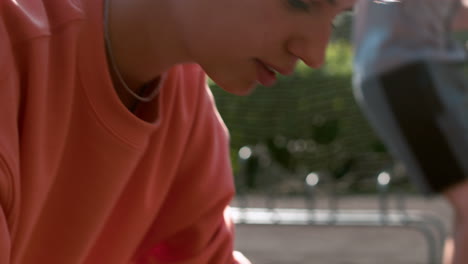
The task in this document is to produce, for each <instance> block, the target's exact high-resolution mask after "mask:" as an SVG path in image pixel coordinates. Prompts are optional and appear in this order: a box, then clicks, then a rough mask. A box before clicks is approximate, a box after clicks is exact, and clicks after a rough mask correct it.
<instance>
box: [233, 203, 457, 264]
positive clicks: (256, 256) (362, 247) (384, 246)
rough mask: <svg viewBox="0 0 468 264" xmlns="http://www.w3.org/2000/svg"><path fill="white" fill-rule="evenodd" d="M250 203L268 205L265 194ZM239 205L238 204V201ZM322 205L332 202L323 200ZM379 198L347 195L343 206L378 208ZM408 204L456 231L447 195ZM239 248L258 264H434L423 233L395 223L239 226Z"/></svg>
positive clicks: (294, 205) (288, 205)
mask: <svg viewBox="0 0 468 264" xmlns="http://www.w3.org/2000/svg"><path fill="white" fill-rule="evenodd" d="M249 201H250V202H249V206H251V207H256V206H263V205H264V204H263V200H262V198H259V197H257V198H254V199H250V200H249ZM302 204H303V202H302V201H301V200H285V199H282V200H281V201H278V204H277V205H276V206H278V207H295V208H297V207H299V208H300V207H302ZM233 205H238V203H237V202H236V201H235V202H234V203H233ZM322 205H323V206H322V207H326V202H324V201H322ZM376 205H377V202H376V199H375V198H373V197H346V198H341V200H340V208H345V209H375V208H377V206H376ZM407 205H408V206H407V207H408V208H410V209H419V210H425V211H430V212H433V213H434V214H436V215H437V216H438V217H440V218H441V219H442V220H443V222H444V225H445V227H446V228H447V230H451V221H452V220H451V218H452V213H451V210H450V208H449V207H448V205H447V204H446V202H445V201H444V200H442V199H431V200H425V199H422V198H417V197H414V198H411V199H408V202H407ZM236 249H237V250H240V251H242V252H243V253H244V254H245V255H246V256H247V257H248V258H249V259H250V260H251V261H252V263H253V264H315V263H317V264H386V263H389V264H390V263H391V264H428V257H427V256H428V251H427V250H428V249H427V244H426V240H425V239H424V238H423V237H422V235H421V234H420V233H419V232H417V231H414V230H411V229H404V228H390V227H358V228H348V227H313V226H255V225H238V226H237V239H236Z"/></svg>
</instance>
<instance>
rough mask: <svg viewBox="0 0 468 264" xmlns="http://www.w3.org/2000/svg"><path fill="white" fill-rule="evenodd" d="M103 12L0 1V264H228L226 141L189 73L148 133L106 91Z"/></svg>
mask: <svg viewBox="0 0 468 264" xmlns="http://www.w3.org/2000/svg"><path fill="white" fill-rule="evenodd" d="M102 21H103V3H102V0H0V91H1V92H0V206H1V207H0V263H2V264H3V263H12V264H23V263H25V264H29V263H31V264H37V263H41V264H42V263H47V264H54V263H56V264H75V263H76V264H78V263H96V264H103V263H105V264H118V263H187V264H188V263H190V264H209V263H213V264H221V263H229V264H231V263H236V261H235V260H234V259H233V254H232V247H233V245H232V244H233V243H232V240H233V228H232V226H231V225H230V221H229V220H225V218H224V211H225V208H226V206H227V205H228V203H229V202H230V200H231V198H232V195H233V193H234V187H233V180H232V172H231V165H230V161H229V156H228V155H229V154H228V153H229V151H228V135H227V130H226V127H225V126H224V124H223V122H222V121H221V119H220V117H219V115H218V112H217V110H216V108H215V105H214V103H213V98H212V95H211V94H210V92H209V89H207V86H206V78H205V75H204V73H203V71H202V70H201V69H200V67H199V66H197V65H193V64H191V65H189V64H187V65H179V66H176V67H174V68H172V69H170V70H169V71H168V72H167V79H166V80H165V82H164V83H163V84H162V89H161V93H160V95H159V96H158V99H157V100H159V102H158V107H159V108H158V111H157V113H158V117H157V120H156V121H155V122H153V123H149V122H145V121H143V120H141V119H139V118H137V117H135V116H134V115H133V114H131V113H130V112H129V111H127V109H126V108H125V106H124V105H123V104H122V103H121V102H120V100H119V98H118V96H117V94H116V93H115V91H114V88H113V86H112V83H111V79H110V74H109V72H108V68H107V62H106V55H105V48H104V41H103V23H102Z"/></svg>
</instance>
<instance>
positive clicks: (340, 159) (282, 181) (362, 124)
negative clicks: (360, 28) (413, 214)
mask: <svg viewBox="0 0 468 264" xmlns="http://www.w3.org/2000/svg"><path fill="white" fill-rule="evenodd" d="M351 23H352V14H351V13H348V14H343V15H341V16H339V17H337V19H336V21H335V27H336V29H335V31H334V35H333V37H332V39H331V43H330V46H329V48H328V52H327V62H326V64H325V65H324V66H323V67H322V68H321V69H317V70H312V69H309V68H307V67H306V66H305V65H303V64H300V65H299V67H298V68H297V70H296V72H295V73H294V75H293V76H290V77H279V81H278V82H277V84H276V85H275V86H273V87H270V88H258V89H257V90H256V91H255V92H254V93H253V94H251V95H250V96H246V97H239V96H234V95H231V94H228V93H226V92H224V91H223V90H222V89H220V88H219V87H217V86H216V85H215V84H214V83H212V82H210V87H211V88H212V91H213V94H214V96H215V98H216V103H217V106H218V109H219V111H220V113H221V116H222V117H223V119H224V121H225V123H226V125H227V126H228V128H229V130H230V134H231V157H232V164H233V166H234V168H233V169H234V174H235V182H236V188H237V196H236V199H235V200H234V202H233V206H236V207H241V208H247V207H260V208H269V209H273V208H306V209H307V208H308V206H309V205H310V203H307V201H309V202H310V200H311V197H310V195H311V194H310V186H308V185H307V184H306V179H307V176H308V175H310V174H311V173H315V175H318V176H319V177H317V178H316V179H313V181H315V180H317V182H314V183H313V184H314V185H316V186H314V195H315V196H314V198H313V200H314V208H312V209H320V208H322V209H327V210H328V209H332V210H341V209H350V210H381V209H382V196H383V195H385V197H384V198H385V199H387V200H386V201H385V206H387V207H392V206H393V204H396V205H394V207H398V206H401V205H402V203H404V206H405V207H406V208H408V209H417V210H420V211H423V212H428V213H431V214H434V215H435V216H436V217H437V218H438V219H440V221H441V222H442V223H443V225H444V228H445V229H446V230H447V232H448V233H449V232H450V228H451V217H452V216H451V211H450V208H449V207H448V206H447V204H446V203H445V201H444V200H442V199H441V198H439V197H435V198H431V199H426V198H423V197H421V196H420V195H419V194H418V193H417V192H416V191H415V189H414V187H413V186H412V184H411V183H410V180H409V178H408V177H407V176H406V174H405V171H404V168H403V167H401V166H400V165H399V164H398V162H397V161H395V160H392V158H391V157H390V155H389V154H388V153H387V150H386V148H385V147H384V145H383V144H382V143H381V141H380V140H379V139H378V137H377V136H376V135H375V134H374V132H373V131H372V129H371V128H370V127H369V125H368V123H367V121H366V120H365V119H364V117H363V116H362V114H361V111H360V109H359V108H358V106H357V105H356V103H355V101H354V98H353V94H352V88H351V78H352V45H351V42H350V38H351ZM457 37H458V38H460V40H466V39H468V34H466V33H460V34H457ZM383 171H385V172H387V173H388V175H390V176H391V179H389V182H387V183H388V186H386V187H385V188H386V189H385V190H384V191H385V192H382V189H379V184H378V179H377V176H378V175H379V174H380V173H381V172H383ZM309 183H310V182H309ZM309 185H310V184H309ZM398 208H399V207H398ZM309 209H310V208H309ZM400 209H401V208H400ZM426 242H427V237H426V238H424V235H421V234H420V233H418V232H415V230H414V229H411V228H395V227H390V226H388V225H387V226H374V227H372V226H367V227H353V226H342V227H337V226H335V225H333V223H332V224H324V225H314V224H311V225H307V224H306V225H294V224H288V225H284V224H280V223H271V224H264V225H258V224H257V225H255V224H245V223H244V224H239V225H238V227H237V240H236V248H237V249H239V250H241V251H243V252H244V253H245V254H246V255H247V256H248V257H249V258H250V259H251V260H252V262H253V263H254V264H279V263H290V264H305V263H327V264H328V263H330V264H334V263H340V264H345V263H347V264H351V263H360V264H365V263H414V264H416V263H421V264H422V263H424V264H427V263H429V262H428V257H427V255H428V252H427V251H428V250H429V248H428V247H427V243H426ZM439 263H440V262H439Z"/></svg>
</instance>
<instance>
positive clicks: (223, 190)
mask: <svg viewBox="0 0 468 264" xmlns="http://www.w3.org/2000/svg"><path fill="white" fill-rule="evenodd" d="M202 79H203V89H199V92H200V93H199V94H200V95H198V99H197V100H198V102H197V104H196V105H197V107H196V110H195V111H196V113H195V120H194V121H193V124H192V128H191V133H190V135H189V140H188V143H187V146H186V148H185V153H184V158H183V159H182V162H181V166H180V169H179V172H178V175H177V178H176V180H175V182H174V183H173V184H172V187H171V190H170V193H169V194H168V196H167V198H166V199H165V201H166V202H165V205H164V206H163V208H162V209H161V211H160V212H159V215H160V216H158V219H157V220H156V221H155V222H154V223H153V228H152V230H151V232H153V234H158V237H163V238H164V239H162V240H161V241H154V242H155V243H146V244H147V245H148V244H150V245H151V246H150V248H147V250H146V252H147V253H144V254H143V255H144V256H145V257H144V260H141V261H139V262H137V263H139V264H140V263H161V264H166V263H178V264H235V263H236V264H237V263H239V264H249V263H250V262H248V261H247V260H246V259H245V258H242V257H238V256H239V255H240V254H235V253H234V252H233V241H234V225H233V224H232V221H231V217H230V215H229V210H228V208H227V205H228V204H229V202H230V201H231V198H232V196H233V194H234V184H233V177H232V168H231V163H230V158H229V143H228V133H227V129H226V127H225V126H224V123H223V122H222V120H221V118H220V116H219V114H218V112H217V110H216V107H215V104H214V101H213V96H212V94H211V92H210V90H209V88H208V87H207V86H206V79H205V77H203V78H202ZM165 227H170V228H165ZM174 230H176V231H174ZM151 232H150V234H149V236H150V237H151ZM147 242H148V241H147ZM240 256H241V255H240Z"/></svg>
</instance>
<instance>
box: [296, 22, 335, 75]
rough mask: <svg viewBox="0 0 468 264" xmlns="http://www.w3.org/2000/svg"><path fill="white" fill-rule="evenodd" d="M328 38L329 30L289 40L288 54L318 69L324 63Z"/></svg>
mask: <svg viewBox="0 0 468 264" xmlns="http://www.w3.org/2000/svg"><path fill="white" fill-rule="evenodd" d="M329 38H330V30H328V31H327V32H322V34H314V35H310V36H307V37H296V38H292V39H290V40H289V42H288V44H287V49H288V52H289V53H291V54H292V55H294V56H296V57H298V58H300V59H301V60H302V61H303V62H304V63H305V64H307V65H308V66H309V67H311V68H319V67H320V66H322V65H323V63H324V62H325V53H326V50H327V45H328V42H329Z"/></svg>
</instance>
